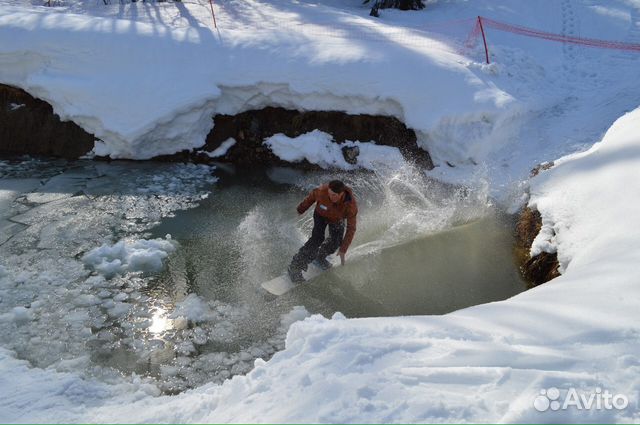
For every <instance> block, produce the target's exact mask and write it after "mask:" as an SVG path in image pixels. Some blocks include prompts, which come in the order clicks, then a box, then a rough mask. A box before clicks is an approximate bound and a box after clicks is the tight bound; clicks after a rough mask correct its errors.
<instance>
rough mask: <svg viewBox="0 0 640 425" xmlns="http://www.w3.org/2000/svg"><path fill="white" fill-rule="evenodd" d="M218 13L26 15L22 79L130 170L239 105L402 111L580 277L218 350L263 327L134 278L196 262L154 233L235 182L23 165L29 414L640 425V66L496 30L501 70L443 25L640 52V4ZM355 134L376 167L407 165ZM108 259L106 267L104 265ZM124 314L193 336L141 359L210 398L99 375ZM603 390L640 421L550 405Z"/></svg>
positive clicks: (15, 258)
mask: <svg viewBox="0 0 640 425" xmlns="http://www.w3.org/2000/svg"><path fill="white" fill-rule="evenodd" d="M345 3H346V4H345ZM216 10H217V18H218V24H219V25H220V32H219V33H217V32H215V31H212V30H211V28H210V15H209V13H210V12H209V11H208V5H206V4H204V3H203V4H197V3H153V4H148V3H145V4H143V3H134V4H123V5H113V6H107V7H102V6H101V5H99V6H95V5H93V3H92V2H87V3H81V2H78V3H69V4H68V5H66V6H64V7H61V8H42V7H39V6H30V5H28V4H24V3H22V2H18V1H7V2H6V4H5V5H3V8H2V11H0V64H1V66H0V81H1V82H3V83H7V84H13V85H16V86H19V87H22V88H24V89H26V90H27V91H28V92H30V93H32V94H34V95H35V96H37V97H40V98H43V99H45V100H46V101H48V102H50V103H51V104H52V105H53V107H54V110H55V111H56V113H58V114H60V115H61V116H62V117H63V118H65V119H73V120H74V121H76V122H77V123H79V124H80V125H81V126H83V127H84V128H86V129H87V130H89V131H92V132H94V133H95V134H96V135H97V136H98V137H100V138H101V139H102V140H103V142H98V143H97V144H96V147H95V149H94V153H96V154H100V155H110V156H112V157H114V158H139V159H142V158H148V157H151V156H153V155H157V154H161V153H172V152H176V151H179V150H181V149H185V148H192V147H195V148H197V147H200V146H202V144H203V140H204V136H205V135H206V134H207V132H208V131H209V130H210V128H211V125H212V120H211V117H212V115H213V114H215V113H226V114H233V113H237V112H241V111H245V110H248V109H253V108H260V107H263V106H283V107H288V108H294V109H299V110H312V109H320V110H342V111H346V112H350V113H381V114H387V115H393V116H396V117H398V118H399V119H401V120H402V121H404V122H405V123H406V124H407V125H408V126H409V127H412V128H414V129H416V130H417V132H418V142H419V143H420V144H421V146H424V147H426V148H427V149H428V150H429V152H430V153H431V154H432V156H433V158H434V160H435V162H436V165H437V167H436V168H435V169H434V170H432V171H430V172H429V175H430V176H433V177H437V178H439V179H441V180H446V181H452V182H455V183H468V184H469V185H470V186H471V187H476V186H478V185H479V186H482V185H484V186H486V187H488V188H489V189H490V191H491V193H492V195H494V196H496V198H497V199H498V200H499V201H500V202H502V203H504V205H505V206H508V207H511V208H517V207H518V206H521V205H523V204H524V203H526V202H528V204H529V205H530V206H531V207H535V208H536V209H538V210H539V211H540V213H541V216H542V222H543V230H542V232H541V233H540V235H538V237H537V238H536V240H535V242H534V245H533V246H532V253H537V252H542V251H545V252H557V254H558V259H559V261H560V265H561V271H562V275H561V276H560V277H558V278H556V279H554V280H553V281H552V282H549V283H547V284H544V285H542V286H539V287H537V288H534V289H532V290H529V291H526V292H524V293H521V294H519V295H517V296H515V297H513V298H510V299H508V300H505V301H501V302H495V303H490V304H484V305H479V306H475V307H471V308H467V309H464V310H460V311H456V312H453V313H450V314H447V315H442V316H415V317H393V318H384V319H380V318H366V319H346V318H345V317H344V316H343V315H341V314H339V313H336V314H335V315H334V316H333V317H332V318H331V319H328V318H324V317H321V316H319V315H309V313H308V311H307V310H306V309H305V308H304V307H303V306H296V307H294V308H293V309H292V310H291V311H290V312H289V313H287V314H284V315H283V316H282V317H281V321H280V328H279V329H278V330H277V332H276V336H275V337H274V341H272V342H270V343H269V344H266V345H264V346H259V347H249V348H246V349H245V348H243V349H241V350H239V351H237V352H234V353H227V352H224V353H223V352H220V353H212V354H208V355H206V356H203V357H202V358H198V359H196V360H192V359H191V358H190V357H188V354H190V353H191V352H192V351H193V350H194V349H195V345H196V344H199V342H211V343H213V344H220V343H228V342H229V341H230V339H229V338H230V337H229V335H231V334H232V333H233V331H234V329H233V323H236V322H235V321H234V320H231V319H233V318H235V317H241V318H245V317H251V316H252V315H253V314H254V313H255V312H250V311H238V310H234V309H232V308H229V306H228V305H227V304H225V303H224V302H210V301H209V302H207V301H205V300H203V299H201V298H199V297H196V296H194V295H188V296H186V297H185V298H184V299H183V300H181V301H180V302H178V303H176V305H171V306H169V305H165V306H162V305H161V306H157V305H150V303H149V297H147V296H146V295H143V294H142V293H141V291H142V290H143V289H145V288H147V287H148V285H149V282H150V280H149V278H142V277H132V278H131V279H124V278H123V277H122V276H118V275H117V274H118V273H126V272H130V271H136V270H145V271H153V272H157V271H159V270H160V269H161V264H162V258H163V257H164V256H165V255H166V254H167V253H168V252H170V251H171V250H172V249H175V248H174V247H173V244H171V243H170V242H169V241H168V240H149V239H148V237H147V236H146V235H145V234H144V233H145V231H146V230H147V229H148V228H149V227H150V226H152V225H153V224H154V223H157V222H158V221H159V220H161V219H163V218H166V217H170V216H171V215H172V214H173V212H174V211H176V210H178V209H184V208H190V207H192V206H194V205H195V204H196V203H197V202H198V201H199V200H200V199H203V198H204V197H205V196H207V193H206V192H208V190H205V189H203V188H202V186H203V184H205V183H207V184H212V183H213V182H214V181H215V179H214V178H213V177H211V175H210V174H211V170H210V169H209V168H207V167H201V166H195V165H192V166H171V167H168V168H164V167H160V166H159V165H157V164H153V166H152V167H153V169H152V170H147V171H140V170H136V171H135V172H134V171H131V170H129V169H128V168H127V167H125V166H123V165H119V164H103V163H96V164H85V165H83V166H80V167H77V168H75V169H68V168H65V167H66V166H65V165H64V164H49V165H48V166H47V167H41V166H40V165H39V164H38V163H37V161H23V162H21V163H20V164H8V163H4V162H0V176H2V179H1V180H0V183H1V185H2V186H0V250H2V253H3V256H2V262H3V264H2V265H1V266H0V321H1V322H2V325H3V326H2V327H0V343H1V344H2V347H3V348H0V412H2V413H1V414H0V419H1V420H2V421H3V422H114V423H115V422H157V423H159V422H163V423H164V422H196V423H205V422H343V423H347V422H359V423H363V422H412V423H414V422H498V421H500V422H519V423H542V422H545V423H548V422H626V423H637V422H638V421H640V410H639V406H638V402H639V397H640V378H639V376H640V356H639V355H638V354H637V353H639V352H640V313H639V312H638V308H637V306H638V304H639V302H640V289H639V288H638V285H637V264H638V263H639V260H640V258H639V257H640V250H639V249H638V245H637V241H638V240H639V238H640V234H639V232H640V230H639V227H638V226H637V224H636V223H635V221H636V219H637V217H638V216H639V214H638V213H639V212H640V211H639V210H640V201H638V199H640V196H639V195H640V186H639V184H638V181H640V179H639V178H638V177H639V176H638V170H640V159H639V158H638V155H637V153H638V149H640V139H639V137H638V134H640V109H636V108H637V107H638V99H639V98H640V97H639V96H640V87H638V85H637V69H638V67H637V65H638V60H639V59H638V55H635V54H634V53H621V52H615V53H612V52H608V51H600V50H593V49H586V48H582V47H577V46H568V45H560V44H549V43H547V42H545V41H540V40H530V39H524V38H519V36H515V35H512V34H504V33H497V32H495V31H488V39H489V42H490V45H491V46H492V50H491V51H492V59H493V61H494V62H495V63H494V64H492V65H484V64H481V63H479V62H481V60H482V59H481V58H477V57H475V56H473V53H471V54H470V56H471V57H465V56H463V55H461V54H460V53H459V52H458V51H457V49H456V46H454V45H451V44H447V43H446V42H443V41H442V40H441V39H440V38H430V35H429V33H426V32H425V31H423V30H424V27H425V26H426V27H427V28H428V27H429V25H431V24H433V28H435V27H436V24H437V23H438V22H446V21H450V20H452V19H459V18H460V17H462V18H467V17H473V16H476V15H490V16H491V17H492V18H494V19H498V20H503V21H506V22H514V23H518V24H521V25H525V26H530V27H533V28H540V29H542V30H549V31H551V32H561V31H562V32H564V33H565V34H568V35H582V36H585V37H589V36H591V37H596V36H597V37H599V38H607V39H612V40H620V41H628V42H636V43H637V42H639V41H640V31H638V28H639V26H638V23H639V22H640V6H638V4H637V2H629V1H607V2H604V1H589V2H575V1H563V2H557V1H539V2H521V1H515V0H500V1H495V0H492V1H489V0H478V1H474V2H467V1H450V2H435V3H432V4H430V7H428V8H427V9H426V10H424V11H421V12H415V13H413V12H411V13H407V12H400V11H393V10H385V11H383V14H382V17H381V18H380V19H377V20H376V19H373V18H369V17H368V16H367V13H368V8H366V7H364V6H361V5H360V1H359V0H354V1H353V2H351V3H350V2H344V1H343V0H340V1H338V0H335V1H334V0H329V1H326V2H322V3H321V4H318V3H314V2H310V1H309V2H307V1H300V2H295V3H290V2H286V1H284V0H278V1H273V2H269V3H260V2H257V1H253V0H252V1H228V2H223V3H221V4H220V5H217V9H216ZM426 24H428V25H426ZM434 31H435V29H434ZM462 32H464V31H462ZM381 40H384V41H381ZM123 46H126V48H123ZM176 64H177V65H176ZM132 76H135V77H136V78H132ZM177 76H179V77H177ZM630 110H633V112H630V113H626V112H627V111H630ZM614 121H615V123H614ZM612 123H613V125H612ZM607 129H608V130H607ZM605 133H606V134H605ZM603 134H604V136H603ZM327 140H328V135H326V134H322V133H319V132H312V133H309V134H307V135H304V136H302V137H299V138H297V139H288V138H285V137H284V136H282V135H279V136H274V138H271V139H269V140H267V141H266V143H267V144H268V145H269V146H271V148H272V149H274V152H276V154H278V155H279V156H280V157H283V158H285V159H287V158H291V159H290V160H302V159H303V158H304V159H307V160H308V161H311V162H313V161H316V163H318V164H324V165H326V166H329V165H333V166H335V165H338V166H339V167H346V166H345V165H344V164H343V163H342V162H341V156H339V155H337V154H338V153H339V151H338V152H336V151H332V150H330V149H328V148H327V147H328V145H327ZM301 142H304V146H305V147H304V148H303V149H300V145H301ZM229 143H230V142H229ZM350 143H352V144H353V145H358V146H359V147H360V149H361V157H360V158H359V159H360V160H361V161H364V162H361V165H363V166H365V167H367V166H370V167H372V168H376V167H378V163H377V161H378V160H379V159H380V158H382V157H384V158H385V159H393V155H392V154H390V152H391V151H377V149H378V148H383V147H381V146H375V145H370V144H367V143H362V142H350ZM594 143H595V144H594ZM229 146H230V145H229ZM332 149H333V148H332ZM550 160H555V165H554V167H553V168H551V169H550V170H547V171H542V172H541V173H540V174H539V175H538V176H537V177H535V178H533V179H532V180H531V181H530V182H527V181H525V179H526V178H527V175H528V173H529V170H530V169H531V168H532V167H533V166H534V165H536V164H537V163H541V162H544V161H550ZM447 163H448V164H450V165H447ZM43 168H46V170H42V169H43ZM285 178H286V176H285ZM41 180H42V181H43V183H44V184H41V183H40V181H41ZM115 188H118V190H117V191H116V190H115ZM525 191H528V192H529V200H528V201H527V200H526V196H523V194H524V192H525ZM78 193H80V195H79V194H78ZM71 226H73V232H69V230H68V229H69V228H70V227H71ZM70 233H72V234H70ZM127 237H128V238H129V239H127ZM113 241H119V242H117V243H116V244H112V243H113ZM134 241H135V242H134ZM118 244H119V245H118ZM136 244H137V245H136ZM169 246H171V248H170V247H169ZM51 251H56V254H57V255H58V256H57V257H53V256H52V255H51ZM83 256H85V257H84V258H85V259H86V261H87V262H88V263H89V264H90V265H91V266H92V267H94V268H96V269H97V270H98V271H100V272H102V273H104V275H90V272H89V270H88V269H87V268H86V267H85V264H83V263H82V261H80V260H79V258H82V257H83ZM106 277H109V279H107V278H106ZM126 316H129V317H132V321H131V322H120V321H119V320H120V319H121V318H122V317H126ZM123 323H132V324H133V325H132V327H131V328H126V327H124V328H121V331H122V332H123V339H122V341H123V343H124V344H127V341H129V342H131V341H133V340H134V339H135V338H133V336H134V335H136V332H138V331H139V330H144V331H145V332H150V333H152V334H156V333H157V334H159V335H161V334H162V332H165V331H166V330H167V329H170V328H171V330H172V332H173V331H175V332H176V333H177V334H176V335H179V336H177V337H175V338H174V339H172V340H171V342H172V343H175V344H174V346H173V347H172V346H171V345H170V344H165V343H164V342H161V341H157V340H151V341H147V342H146V344H147V345H144V346H142V347H138V351H137V352H138V353H141V354H140V359H141V360H140V361H141V362H143V363H144V362H146V363H153V364H159V365H160V366H159V368H158V373H159V374H160V375H161V376H162V377H163V379H166V381H167V382H168V383H169V386H168V389H169V390H175V389H178V390H183V389H184V388H185V386H183V384H182V383H183V382H185V381H186V382H190V383H192V384H193V383H196V384H197V385H195V388H193V389H191V390H188V391H183V392H181V393H180V394H178V395H173V396H169V395H161V394H162V389H161V388H159V387H158V385H156V383H155V382H154V381H152V380H149V379H147V378H141V377H139V376H137V375H135V374H134V373H131V374H129V375H128V376H126V377H123V376H121V375H119V374H113V373H112V372H110V369H109V368H107V367H102V366H97V365H95V364H92V363H91V361H90V360H89V359H88V358H87V357H88V355H87V348H86V345H85V344H88V343H90V344H96V345H99V346H100V347H106V348H108V349H113V348H114V347H113V345H115V344H119V343H120V342H119V341H118V339H117V336H116V335H115V334H114V332H115V331H116V329H117V328H120V325H122V324H123ZM92 328H95V329H99V332H97V333H96V334H93V333H92ZM285 338H286V340H285ZM231 342H236V341H233V339H231ZM100 344H101V345H100ZM110 344H111V345H110ZM275 350H279V351H278V352H277V353H275V355H273V357H272V358H271V359H270V360H269V361H264V360H261V359H260V357H261V356H264V357H265V358H267V357H268V356H269V355H270V354H271V353H273V351H275ZM261 353H263V354H261ZM253 358H257V360H255V362H253V361H252V360H251V359H253ZM88 369H89V370H88ZM187 375H188V376H187ZM232 375H233V376H232ZM198 376H200V380H198ZM202 377H204V378H202ZM192 386H194V385H192ZM598 388H600V389H606V390H607V391H610V392H612V393H614V394H620V395H623V396H625V397H627V398H628V400H629V405H628V406H627V407H626V408H624V409H583V410H580V409H577V408H571V407H570V408H568V409H559V410H548V411H544V412H540V411H538V410H536V408H535V407H534V406H538V407H540V406H542V407H544V405H545V404H544V403H541V402H540V400H541V399H540V397H541V395H542V391H547V390H548V391H547V392H545V394H549V395H554V396H555V395H558V396H559V397H560V398H563V397H567V396H568V394H570V393H571V391H572V390H573V389H575V390H577V391H578V392H580V394H584V395H586V396H587V397H588V396H589V394H592V395H593V394H596V393H597V389H598ZM555 389H557V391H556V390H555ZM542 400H543V401H544V400H545V399H544V398H543V399H542ZM547 401H548V399H547ZM27 406H28V407H27Z"/></svg>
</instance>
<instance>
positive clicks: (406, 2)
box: [362, 0, 424, 16]
mask: <svg viewBox="0 0 640 425" xmlns="http://www.w3.org/2000/svg"><path fill="white" fill-rule="evenodd" d="M370 1H371V0H364V1H363V2H362V4H367V3H369V2H370ZM388 8H395V9H400V10H420V9H424V3H423V0H373V6H372V7H371V13H370V15H371V16H379V12H378V10H379V9H388Z"/></svg>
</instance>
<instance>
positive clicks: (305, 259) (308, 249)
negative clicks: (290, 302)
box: [289, 212, 327, 276]
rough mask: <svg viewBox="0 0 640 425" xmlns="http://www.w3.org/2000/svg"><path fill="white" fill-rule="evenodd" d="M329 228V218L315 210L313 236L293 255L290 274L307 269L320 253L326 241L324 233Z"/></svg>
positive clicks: (296, 273)
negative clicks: (321, 246) (319, 249)
mask: <svg viewBox="0 0 640 425" xmlns="http://www.w3.org/2000/svg"><path fill="white" fill-rule="evenodd" d="M326 228H327V220H326V219H325V218H324V217H321V216H319V215H318V214H316V213H315V212H314V214H313V230H312V231H311V237H310V238H309V240H307V242H306V243H305V244H304V245H303V246H302V248H300V250H298V253H297V254H296V255H294V256H293V259H292V260H291V265H290V266H289V274H290V275H291V274H294V275H296V276H297V275H298V274H300V273H302V271H304V270H307V266H308V265H309V263H310V262H311V261H313V259H314V258H315V256H316V254H317V253H318V248H319V247H320V245H322V242H323V241H324V233H325V230H326Z"/></svg>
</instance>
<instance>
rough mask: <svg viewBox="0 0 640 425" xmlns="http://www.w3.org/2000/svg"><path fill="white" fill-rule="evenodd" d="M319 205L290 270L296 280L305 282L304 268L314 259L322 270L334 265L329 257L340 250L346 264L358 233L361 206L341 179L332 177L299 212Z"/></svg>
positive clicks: (307, 199)
mask: <svg viewBox="0 0 640 425" xmlns="http://www.w3.org/2000/svg"><path fill="white" fill-rule="evenodd" d="M314 203H315V204H316V207H315V210H314V212H313V231H312V232H311V237H310V238H309V240H308V241H307V242H306V243H305V244H304V245H303V246H302V248H300V250H299V251H298V253H297V254H296V255H294V256H293V259H292V260H291V264H290V265H289V268H288V270H287V272H288V275H289V278H290V279H291V281H292V282H293V283H301V282H304V277H303V276H302V271H303V270H307V266H308V265H309V263H311V262H312V261H314V262H315V264H317V265H318V266H319V267H320V268H321V269H323V270H326V269H328V268H329V267H331V263H330V262H329V261H327V256H328V255H330V254H333V253H334V252H336V250H337V249H338V247H339V248H340V249H339V251H338V255H339V256H340V262H341V264H344V256H345V254H346V253H347V249H349V245H350V244H351V241H352V240H353V236H354V235H355V233H356V215H357V214H358V206H357V204H356V198H355V196H354V195H353V192H352V191H351V188H349V187H347V186H346V185H345V184H344V183H343V182H342V181H340V180H332V181H330V182H329V183H328V184H323V185H321V186H320V187H317V188H315V189H313V190H312V191H311V193H310V194H309V196H307V197H306V198H305V199H304V200H303V201H302V202H301V203H300V205H298V208H297V210H298V214H304V212H305V211H306V210H307V209H309V207H310V206H311V205H313V204H314ZM345 219H346V221H347V231H346V233H345V231H344V220H345ZM327 227H329V239H327V240H325V230H326V228H327Z"/></svg>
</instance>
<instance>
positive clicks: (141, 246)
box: [82, 235, 176, 279]
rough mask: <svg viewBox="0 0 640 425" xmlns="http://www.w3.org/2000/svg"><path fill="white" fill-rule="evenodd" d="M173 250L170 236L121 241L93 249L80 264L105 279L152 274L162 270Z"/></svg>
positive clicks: (174, 247) (174, 245)
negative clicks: (141, 273)
mask: <svg viewBox="0 0 640 425" xmlns="http://www.w3.org/2000/svg"><path fill="white" fill-rule="evenodd" d="M175 249H176V242H174V241H173V240H171V235H167V237H166V239H152V240H144V239H141V240H136V241H132V242H129V241H125V240H123V241H119V242H117V243H115V244H114V245H103V246H101V247H99V248H95V249H92V250H91V251H89V252H88V253H86V254H85V255H84V256H83V257H82V261H83V262H84V263H85V265H87V266H88V267H90V268H92V269H93V270H95V271H97V272H98V273H100V274H102V275H104V276H105V277H106V278H107V279H109V278H112V277H113V276H115V275H118V274H125V273H127V272H143V273H144V274H154V273H158V272H159V271H161V270H162V268H163V260H164V259H165V258H167V256H168V255H169V254H170V253H172V252H174V251H175Z"/></svg>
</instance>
